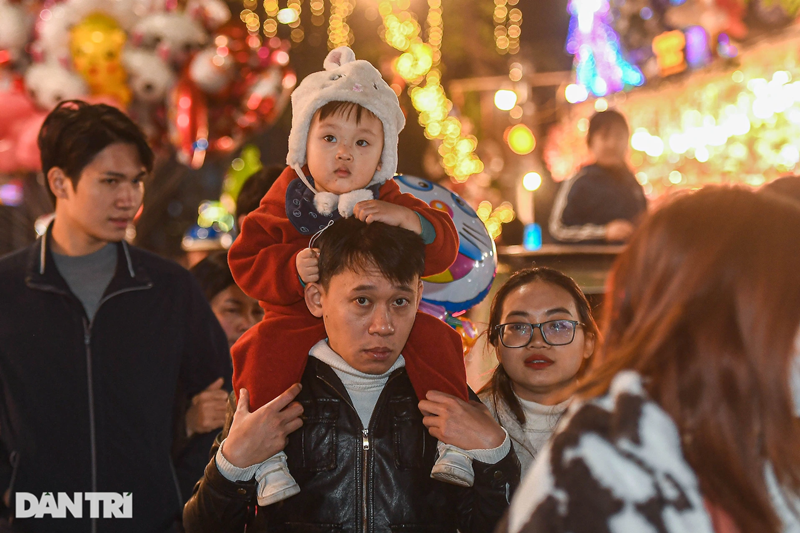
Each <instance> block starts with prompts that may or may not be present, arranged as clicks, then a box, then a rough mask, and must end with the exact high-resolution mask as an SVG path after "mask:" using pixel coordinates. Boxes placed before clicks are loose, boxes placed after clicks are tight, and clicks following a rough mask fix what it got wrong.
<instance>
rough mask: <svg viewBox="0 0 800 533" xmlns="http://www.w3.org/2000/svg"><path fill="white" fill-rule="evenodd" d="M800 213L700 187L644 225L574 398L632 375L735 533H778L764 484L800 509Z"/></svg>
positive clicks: (617, 275) (742, 193) (780, 203)
mask: <svg viewBox="0 0 800 533" xmlns="http://www.w3.org/2000/svg"><path fill="white" fill-rule="evenodd" d="M798 229H800V209H798V208H797V207H796V205H793V204H792V203H790V202H789V201H786V200H783V199H781V198H776V197H774V196H772V195H769V194H756V193H753V192H752V191H750V190H746V189H741V188H723V187H706V188H705V189H702V190H700V191H697V192H694V193H691V194H687V195H684V196H682V197H679V198H677V199H676V200H674V201H672V202H671V203H669V204H667V205H666V206H664V207H662V208H661V209H659V210H658V211H656V212H655V213H653V214H652V215H650V216H649V217H648V219H647V220H646V221H645V222H644V224H643V225H642V226H641V227H640V228H639V230H638V231H637V233H636V234H635V235H634V237H633V239H632V240H631V242H630V244H629V245H628V248H627V249H626V251H625V252H624V253H623V254H622V255H620V257H619V258H618V259H617V262H616V263H615V266H614V268H613V269H612V272H611V276H610V290H609V291H608V297H607V302H606V305H607V309H606V320H607V323H606V324H605V326H604V337H605V338H604V341H605V343H604V346H603V347H602V348H601V350H600V351H599V353H598V364H597V365H595V368H593V369H592V375H591V376H590V377H589V379H588V380H587V382H586V384H585V385H584V387H583V389H582V390H580V391H578V394H579V395H581V396H584V397H594V396H598V395H602V394H604V393H605V392H606V391H607V390H608V388H609V386H610V384H611V382H612V380H613V379H614V376H616V375H617V374H618V373H619V372H621V371H623V370H634V371H636V372H638V373H639V374H640V375H641V376H642V377H643V378H644V380H645V381H644V382H645V387H646V389H647V391H648V393H649V394H650V397H651V398H653V400H654V401H655V402H657V403H658V404H659V405H660V406H661V407H662V408H663V409H664V410H665V411H666V412H667V413H669V415H670V416H671V418H672V420H673V421H674V422H675V425H676V426H677V428H678V431H679V432H680V434H681V436H682V451H683V454H684V456H685V457H686V460H687V461H688V463H689V464H690V465H691V467H692V469H693V470H694V472H695V474H696V475H697V477H698V480H699V482H700V490H701V492H702V493H703V495H704V496H705V497H706V498H707V499H708V500H709V501H710V502H711V503H712V504H714V505H716V506H719V507H721V508H722V509H723V510H724V511H726V512H727V513H728V514H730V516H731V517H732V518H733V521H734V522H735V523H736V526H737V527H738V529H739V531H742V532H749V531H758V532H765V533H777V532H779V531H781V530H782V525H781V520H780V518H779V517H778V515H777V513H776V511H775V508H774V507H773V504H772V501H771V497H770V491H769V488H768V486H767V484H766V482H765V477H764V470H765V468H766V467H767V465H770V466H771V467H772V468H773V470H774V472H775V475H776V477H777V479H778V482H779V484H780V485H781V486H782V487H783V488H784V489H785V490H786V491H787V492H788V493H789V494H788V495H789V496H790V497H797V496H800V449H799V448H798V444H797V443H798V442H800V423H798V421H797V418H796V417H795V414H794V401H793V395H792V391H791V387H790V384H789V377H790V376H791V368H792V364H793V361H794V359H795V357H797V355H796V353H795V347H794V343H795V338H796V337H797V334H798V327H800V239H798V236H797V231H798Z"/></svg>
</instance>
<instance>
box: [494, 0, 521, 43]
mask: <svg viewBox="0 0 800 533" xmlns="http://www.w3.org/2000/svg"><path fill="white" fill-rule="evenodd" d="M518 2H519V0H494V6H495V7H494V15H493V18H494V23H495V27H494V43H495V47H496V49H497V51H498V52H499V53H500V54H516V53H517V52H519V37H520V35H521V34H522V30H521V28H520V26H521V25H522V11H521V10H520V9H519V8H516V7H512V8H510V9H509V7H508V6H515V5H517V3H518Z"/></svg>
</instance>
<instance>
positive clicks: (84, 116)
mask: <svg viewBox="0 0 800 533" xmlns="http://www.w3.org/2000/svg"><path fill="white" fill-rule="evenodd" d="M38 144H39V150H40V152H41V160H42V172H43V173H44V175H45V177H46V179H47V186H48V192H49V193H50V197H51V199H52V200H53V201H54V203H55V207H56V222H55V226H54V230H53V231H54V234H55V241H56V247H57V248H58V247H59V246H60V247H61V248H62V249H61V250H60V252H61V253H67V254H69V255H81V254H85V253H91V252H92V251H94V250H97V249H99V248H101V247H102V246H104V245H105V244H106V243H108V242H118V241H120V240H122V239H123V238H124V237H125V231H126V230H127V228H128V225H129V224H130V223H131V222H132V221H133V218H134V216H135V215H136V213H137V211H138V210H139V207H140V206H141V205H142V197H143V195H144V179H145V177H146V176H147V175H148V174H149V173H150V172H151V171H152V170H153V152H152V150H151V149H150V147H149V146H148V144H147V140H146V139H145V136H144V134H143V133H142V131H141V130H140V129H139V127H138V126H137V125H136V124H134V122H133V121H132V120H131V119H130V118H129V117H128V116H127V115H125V114H124V113H123V112H122V111H120V110H119V109H117V108H115V107H111V106H108V105H105V104H96V105H90V104H87V103H86V102H82V101H80V100H69V101H65V102H61V103H60V104H59V105H58V106H57V107H56V108H55V109H54V110H53V111H51V112H50V114H49V115H47V118H46V119H45V121H44V124H43V125H42V128H41V130H40V131H39V138H38ZM57 251H58V250H57Z"/></svg>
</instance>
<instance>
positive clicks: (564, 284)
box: [480, 267, 598, 424]
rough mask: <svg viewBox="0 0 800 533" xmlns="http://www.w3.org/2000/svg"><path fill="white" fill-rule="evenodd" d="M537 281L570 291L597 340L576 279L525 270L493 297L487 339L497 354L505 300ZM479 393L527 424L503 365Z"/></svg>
mask: <svg viewBox="0 0 800 533" xmlns="http://www.w3.org/2000/svg"><path fill="white" fill-rule="evenodd" d="M536 281H541V282H543V283H549V284H551V285H555V286H557V287H560V288H562V289H564V290H565V291H567V292H568V293H569V294H570V296H571V297H572V299H573V301H574V302H575V307H576V309H577V311H578V316H579V318H580V322H582V323H583V324H584V326H583V331H584V335H593V336H594V337H595V338H597V337H598V328H597V324H596V323H595V321H594V317H593V316H592V307H591V305H589V301H588V300H587V299H586V295H585V294H583V291H582V290H581V288H580V287H578V284H577V283H575V280H574V279H572V278H571V277H569V276H567V275H566V274H564V273H562V272H559V271H558V270H555V269H553V268H548V267H534V268H526V269H523V270H520V271H518V272H516V273H514V275H512V276H511V277H510V278H509V279H508V281H506V282H505V283H504V284H503V286H502V287H500V290H498V291H497V293H496V294H495V296H494V300H492V307H491V310H490V311H489V329H488V330H487V332H486V335H487V338H488V340H489V344H491V345H492V346H494V348H495V350H497V349H498V346H499V345H500V334H499V332H498V331H497V328H496V326H498V325H499V324H500V321H501V320H502V319H503V305H504V304H505V301H506V298H508V295H509V294H511V292H513V291H514V290H515V289H518V288H519V287H522V286H524V285H529V284H531V283H534V282H536ZM592 357H593V356H591V357H588V358H586V359H584V360H583V362H582V363H581V367H580V369H579V370H578V374H577V378H579V379H580V378H581V377H582V376H583V375H584V374H585V373H586V371H587V369H588V368H589V367H590V365H591V360H592ZM480 392H481V393H483V392H490V393H491V395H492V400H493V401H494V402H495V404H497V403H500V402H502V403H505V404H506V406H508V408H509V410H510V411H511V413H512V414H513V415H514V417H515V418H516V419H517V421H518V422H519V423H520V424H525V412H524V411H523V409H522V405H521V404H520V403H519V399H518V398H517V395H516V394H514V389H513V388H512V382H511V378H510V377H509V375H508V373H507V372H506V370H505V368H503V365H502V363H501V364H498V365H497V368H495V369H494V372H493V373H492V378H491V379H490V380H489V382H488V383H487V384H486V385H484V387H483V388H482V389H481V391H480Z"/></svg>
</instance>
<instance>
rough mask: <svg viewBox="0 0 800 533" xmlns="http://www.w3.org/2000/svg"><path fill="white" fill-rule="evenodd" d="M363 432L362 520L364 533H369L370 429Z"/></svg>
mask: <svg viewBox="0 0 800 533" xmlns="http://www.w3.org/2000/svg"><path fill="white" fill-rule="evenodd" d="M361 432H362V433H363V436H362V438H361V439H362V440H361V443H362V450H363V456H362V461H361V513H362V516H361V519H362V528H363V529H362V530H363V532H364V533H367V530H368V529H367V525H368V520H367V509H368V506H367V496H368V493H367V480H368V473H367V468H368V466H367V465H368V463H369V430H368V429H362V430H361Z"/></svg>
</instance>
